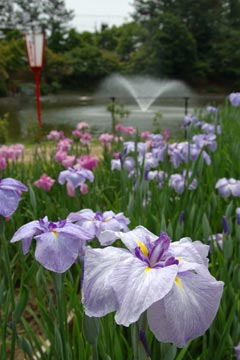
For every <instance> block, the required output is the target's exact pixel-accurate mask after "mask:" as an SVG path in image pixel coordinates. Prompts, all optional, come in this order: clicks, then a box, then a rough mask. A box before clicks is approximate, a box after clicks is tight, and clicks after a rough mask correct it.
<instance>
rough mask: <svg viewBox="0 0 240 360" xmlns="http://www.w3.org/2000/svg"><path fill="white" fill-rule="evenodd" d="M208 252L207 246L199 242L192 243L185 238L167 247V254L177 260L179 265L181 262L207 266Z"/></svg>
mask: <svg viewBox="0 0 240 360" xmlns="http://www.w3.org/2000/svg"><path fill="white" fill-rule="evenodd" d="M208 251H209V246H208V245H204V244H202V243H201V242H200V241H194V242H192V240H191V239H190V238H187V237H185V238H182V239H181V240H179V241H175V242H173V243H171V244H170V246H169V253H170V254H171V255H172V256H174V257H175V258H176V259H177V260H179V263H180V264H181V262H190V263H197V264H204V265H205V266H208V259H207V255H208Z"/></svg>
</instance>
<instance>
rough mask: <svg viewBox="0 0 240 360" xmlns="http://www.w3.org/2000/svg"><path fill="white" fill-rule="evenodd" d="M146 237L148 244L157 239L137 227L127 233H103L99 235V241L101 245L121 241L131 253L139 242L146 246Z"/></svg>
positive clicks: (142, 228) (141, 227)
mask: <svg viewBox="0 0 240 360" xmlns="http://www.w3.org/2000/svg"><path fill="white" fill-rule="evenodd" d="M146 237H147V238H148V239H149V241H150V242H153V241H155V240H156V239H157V238H158V237H157V236H156V235H155V234H153V233H151V232H150V231H149V230H148V229H146V228H145V227H144V226H137V227H136V228H135V229H133V230H131V231H127V232H125V233H124V232H120V231H110V230H109V231H108V230H106V231H103V232H102V233H101V234H100V235H99V241H100V243H101V245H104V246H105V245H109V244H111V243H113V242H114V241H115V240H116V239H121V240H122V242H123V243H124V245H125V246H126V247H127V248H128V249H129V250H130V251H133V250H134V249H135V248H136V247H137V246H139V243H138V242H139V241H140V242H142V243H143V244H144V245H147V244H146Z"/></svg>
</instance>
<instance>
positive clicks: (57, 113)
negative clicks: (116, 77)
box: [0, 95, 223, 142]
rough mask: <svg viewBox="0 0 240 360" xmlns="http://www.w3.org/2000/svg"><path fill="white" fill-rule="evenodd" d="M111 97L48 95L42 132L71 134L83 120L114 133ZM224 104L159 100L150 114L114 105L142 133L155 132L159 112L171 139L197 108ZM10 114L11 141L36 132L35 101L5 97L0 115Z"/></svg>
mask: <svg viewBox="0 0 240 360" xmlns="http://www.w3.org/2000/svg"><path fill="white" fill-rule="evenodd" d="M111 101H112V100H111V98H90V97H89V98H88V97H80V96H77V95H61V96H47V97H42V98H41V113H42V126H43V133H44V134H47V133H48V132H49V131H50V130H53V129H57V130H63V131H65V133H66V134H70V133H71V131H72V130H73V129H74V128H75V126H76V124H77V123H78V122H80V121H85V122H87V123H89V125H90V126H91V128H92V130H93V133H94V134H95V135H99V134H101V133H103V132H111V124H112V120H111V114H110V112H109V111H108V110H107V105H108V104H109V103H111ZM216 101H217V102H218V103H219V102H220V103H221V102H223V98H222V97H221V98H219V99H217V100H216V99H214V100H213V99H212V98H210V97H209V98H204V99H200V100H199V98H198V99H196V98H188V99H186V98H184V97H182V98H181V97H178V98H177V97H175V98H161V99H160V98H159V99H157V100H156V101H155V102H154V103H153V105H151V107H150V108H149V109H148V110H147V111H141V110H140V108H139V107H138V105H137V104H136V102H135V101H134V100H133V99H115V103H116V105H117V104H120V103H121V104H124V109H127V110H128V111H129V116H128V117H127V118H124V119H123V121H122V123H123V124H124V125H132V126H134V127H136V128H137V129H138V130H139V132H141V131H146V130H149V131H153V130H154V129H155V128H154V125H153V118H154V116H155V115H156V113H160V114H161V117H160V118H159V126H160V129H161V131H163V130H164V129H166V128H168V129H169V130H170V133H171V134H172V136H175V135H178V134H180V133H181V132H183V127H182V125H183V119H184V115H185V114H186V113H188V114H190V113H194V111H195V109H198V108H203V107H205V106H206V105H209V104H213V102H214V103H215V104H216ZM4 113H9V123H10V126H9V137H10V141H12V142H19V141H21V140H24V139H26V138H28V137H29V136H30V134H31V132H32V131H33V130H34V129H35V130H36V131H37V127H38V121H37V112H36V103H35V99H34V98H33V97H32V98H25V97H15V98H5V99H1V100H0V116H2V115H3V114H4Z"/></svg>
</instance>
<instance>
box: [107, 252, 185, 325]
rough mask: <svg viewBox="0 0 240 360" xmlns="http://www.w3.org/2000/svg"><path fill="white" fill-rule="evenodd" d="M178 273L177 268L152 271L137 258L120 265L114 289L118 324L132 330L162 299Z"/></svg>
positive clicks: (175, 266)
mask: <svg viewBox="0 0 240 360" xmlns="http://www.w3.org/2000/svg"><path fill="white" fill-rule="evenodd" d="M177 269H178V267H177V265H172V266H167V267H163V268H149V267H147V266H146V265H145V264H144V262H142V261H140V260H139V259H137V258H134V257H132V260H131V261H126V262H121V263H120V264H119V267H118V271H119V274H116V280H117V282H116V284H115V285H114V289H115V292H116V294H117V298H118V301H119V304H120V307H119V309H118V310H117V312H116V315H115V320H116V323H117V324H119V325H120V324H121V325H124V326H129V325H130V324H132V323H134V322H136V321H137V320H138V319H139V317H140V315H141V314H142V313H143V312H144V311H145V310H147V309H148V308H149V307H150V306H151V305H152V304H153V303H155V302H156V301H159V300H160V299H163V298H164V297H165V296H166V295H167V294H168V293H169V291H170V290H171V288H172V286H173V284H174V280H175V278H176V275H177Z"/></svg>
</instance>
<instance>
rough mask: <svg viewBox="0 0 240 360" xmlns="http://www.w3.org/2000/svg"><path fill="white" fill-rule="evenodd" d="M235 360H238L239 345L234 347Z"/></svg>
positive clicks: (239, 355)
mask: <svg viewBox="0 0 240 360" xmlns="http://www.w3.org/2000/svg"><path fill="white" fill-rule="evenodd" d="M234 350H235V355H236V360H240V343H239V344H238V345H237V346H234Z"/></svg>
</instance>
